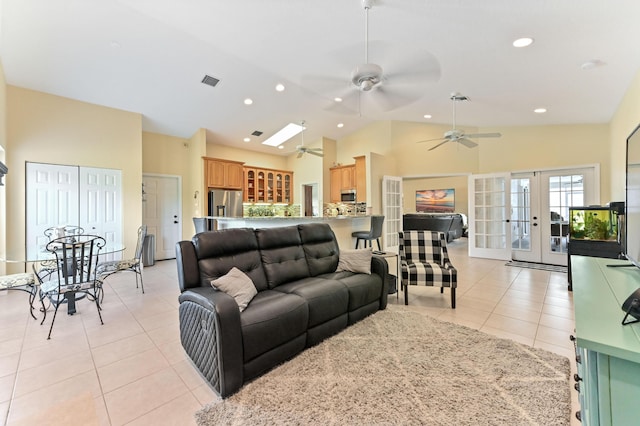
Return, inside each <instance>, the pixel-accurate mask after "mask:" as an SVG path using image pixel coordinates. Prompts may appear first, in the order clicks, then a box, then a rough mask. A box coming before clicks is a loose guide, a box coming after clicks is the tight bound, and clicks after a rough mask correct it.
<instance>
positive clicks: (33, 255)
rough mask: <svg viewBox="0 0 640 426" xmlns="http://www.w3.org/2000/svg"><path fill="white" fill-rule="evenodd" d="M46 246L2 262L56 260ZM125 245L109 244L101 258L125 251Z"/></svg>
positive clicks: (1, 258)
mask: <svg viewBox="0 0 640 426" xmlns="http://www.w3.org/2000/svg"><path fill="white" fill-rule="evenodd" d="M45 247H46V245H43V246H39V247H37V248H34V249H32V250H27V253H30V254H29V255H26V253H22V255H20V256H10V255H8V256H4V257H0V262H4V263H31V262H43V261H46V260H55V254H54V253H53V252H51V251H47V250H46V249H45ZM125 248H126V247H125V245H124V244H122V243H107V244H105V245H104V247H102V249H100V256H103V255H107V254H114V253H118V252H121V251H124V250H125Z"/></svg>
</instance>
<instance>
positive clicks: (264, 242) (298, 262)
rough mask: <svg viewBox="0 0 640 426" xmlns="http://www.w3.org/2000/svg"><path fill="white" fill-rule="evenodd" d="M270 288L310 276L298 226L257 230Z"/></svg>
mask: <svg viewBox="0 0 640 426" xmlns="http://www.w3.org/2000/svg"><path fill="white" fill-rule="evenodd" d="M255 234H256V238H257V241H258V246H259V247H260V254H261V257H262V265H263V268H264V272H265V275H266V277H267V284H268V286H269V288H274V287H277V286H279V285H280V284H283V283H288V282H291V281H295V280H299V279H301V278H306V277H308V276H309V268H308V267H307V259H306V257H305V255H304V249H303V248H302V241H301V240H300V234H299V233H298V227H297V226H283V227H279V228H263V229H256V230H255Z"/></svg>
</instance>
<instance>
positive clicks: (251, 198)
mask: <svg viewBox="0 0 640 426" xmlns="http://www.w3.org/2000/svg"><path fill="white" fill-rule="evenodd" d="M242 198H243V199H244V201H245V202H248V203H254V202H255V201H256V169H250V168H246V167H245V168H244V191H243V192H242Z"/></svg>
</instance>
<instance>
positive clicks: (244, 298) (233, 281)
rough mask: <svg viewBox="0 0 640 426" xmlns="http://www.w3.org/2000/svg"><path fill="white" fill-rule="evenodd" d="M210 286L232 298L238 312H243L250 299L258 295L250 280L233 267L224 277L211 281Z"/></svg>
mask: <svg viewBox="0 0 640 426" xmlns="http://www.w3.org/2000/svg"><path fill="white" fill-rule="evenodd" d="M211 285H212V286H213V287H215V288H216V289H218V290H220V291H223V292H225V293H227V294H228V295H229V296H231V297H233V299H234V300H235V301H236V303H237V304H238V309H240V312H242V311H244V310H245V309H246V307H247V305H248V304H249V302H251V299H253V297H254V296H255V295H256V294H258V292H257V291H256V287H255V286H254V285H253V282H251V278H249V277H248V276H247V274H245V273H243V272H242V271H241V270H240V269H238V268H236V267H235V266H234V267H233V268H231V270H230V271H229V273H227V274H226V275H223V276H221V277H220V278H216V279H214V280H211Z"/></svg>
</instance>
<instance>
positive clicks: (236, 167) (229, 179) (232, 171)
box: [225, 163, 242, 189]
mask: <svg viewBox="0 0 640 426" xmlns="http://www.w3.org/2000/svg"><path fill="white" fill-rule="evenodd" d="M225 187H226V188H229V189H242V164H240V163H227V164H226V165H225Z"/></svg>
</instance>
